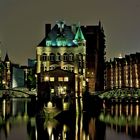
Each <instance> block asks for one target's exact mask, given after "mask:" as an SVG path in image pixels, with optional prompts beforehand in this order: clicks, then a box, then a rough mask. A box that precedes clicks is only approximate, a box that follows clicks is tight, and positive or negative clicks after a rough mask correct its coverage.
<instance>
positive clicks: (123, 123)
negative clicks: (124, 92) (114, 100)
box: [99, 104, 140, 138]
mask: <svg viewBox="0 0 140 140" xmlns="http://www.w3.org/2000/svg"><path fill="white" fill-rule="evenodd" d="M139 109H140V106H139V104H135V105H133V104H127V105H122V104H116V105H112V106H110V111H107V112H102V113H101V114H100V117H99V118H100V120H101V121H103V122H105V123H106V124H107V125H108V126H110V127H111V128H112V129H115V130H116V132H124V133H126V134H127V135H131V136H138V137H139V138H140V116H139V115H140V114H139Z"/></svg>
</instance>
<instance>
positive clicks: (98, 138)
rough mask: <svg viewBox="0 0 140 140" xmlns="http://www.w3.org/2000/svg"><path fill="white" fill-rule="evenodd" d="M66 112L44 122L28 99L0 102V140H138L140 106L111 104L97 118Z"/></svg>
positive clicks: (93, 113) (139, 134)
mask: <svg viewBox="0 0 140 140" xmlns="http://www.w3.org/2000/svg"><path fill="white" fill-rule="evenodd" d="M76 104H79V106H78V107H77V108H76V113H73V111H72V110H71V111H69V112H67V113H64V114H62V115H61V117H57V119H53V118H46V117H44V116H43V115H42V114H39V113H38V111H37V108H38V104H36V102H34V101H33V102H32V101H31V100H30V99H10V100H1V101H0V140H6V139H8V140H13V139H20V140H29V139H30V140H46V139H50V140H112V139H113V140H118V139H125V140H130V139H131V140H136V139H137V140H140V112H139V109H140V106H139V104H125V105H122V104H114V105H112V106H108V107H105V108H104V109H102V110H101V112H100V113H99V114H98V113H96V112H95V110H93V109H92V110H91V111H90V112H89V113H87V112H83V111H81V110H79V109H81V108H82V103H81V101H80V102H79V103H76Z"/></svg>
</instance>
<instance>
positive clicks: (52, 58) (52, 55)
mask: <svg viewBox="0 0 140 140" xmlns="http://www.w3.org/2000/svg"><path fill="white" fill-rule="evenodd" d="M50 61H55V54H54V53H51V54H50Z"/></svg>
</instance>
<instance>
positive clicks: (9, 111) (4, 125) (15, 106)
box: [0, 99, 29, 137]
mask: <svg viewBox="0 0 140 140" xmlns="http://www.w3.org/2000/svg"><path fill="white" fill-rule="evenodd" d="M27 104H28V100H27V99H25V100H24V99H22V100H21V99H10V100H5V99H3V100H1V101H0V126H1V129H0V130H2V129H3V130H4V132H5V133H4V134H5V137H9V134H10V132H11V130H12V126H13V125H15V124H21V123H24V122H27V121H28V119H29V116H28V114H27ZM0 133H2V131H0Z"/></svg>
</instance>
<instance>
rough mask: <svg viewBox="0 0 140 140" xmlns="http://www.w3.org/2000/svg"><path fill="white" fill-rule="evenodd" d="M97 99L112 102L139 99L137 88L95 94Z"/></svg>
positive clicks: (139, 91)
mask: <svg viewBox="0 0 140 140" xmlns="http://www.w3.org/2000/svg"><path fill="white" fill-rule="evenodd" d="M95 95H97V96H98V97H99V98H101V99H105V100H112V101H122V100H123V101H129V100H135V101H136V100H139V99H140V89H139V88H118V89H111V90H107V91H103V92H97V93H95Z"/></svg>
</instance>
